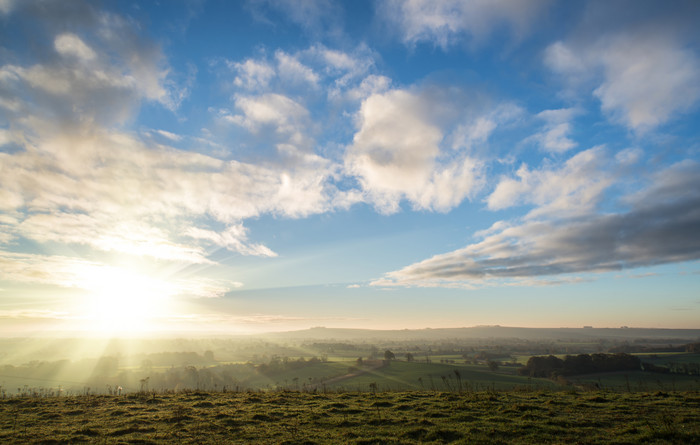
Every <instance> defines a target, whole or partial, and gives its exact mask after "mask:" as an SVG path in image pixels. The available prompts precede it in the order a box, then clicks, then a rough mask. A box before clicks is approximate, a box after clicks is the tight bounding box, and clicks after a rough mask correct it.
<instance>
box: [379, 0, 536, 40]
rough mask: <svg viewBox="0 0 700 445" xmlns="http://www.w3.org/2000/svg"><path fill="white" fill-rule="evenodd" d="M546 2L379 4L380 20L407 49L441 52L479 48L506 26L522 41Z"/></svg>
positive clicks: (393, 1)
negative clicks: (427, 46) (425, 46)
mask: <svg viewBox="0 0 700 445" xmlns="http://www.w3.org/2000/svg"><path fill="white" fill-rule="evenodd" d="M547 3H549V2H548V1H539V0H538V1H531V2H509V1H500V0H497V1H494V0H492V1H481V0H478V1H462V0H446V1H438V2H435V1H430V0H413V1H401V0H387V1H384V2H380V3H379V6H378V8H377V9H378V12H379V15H380V17H381V18H382V19H383V20H385V21H387V22H388V23H390V24H392V25H393V26H394V27H396V29H397V30H398V32H399V35H400V36H401V39H402V40H403V42H404V43H406V44H408V45H415V44H416V43H419V42H428V43H432V44H433V45H435V46H439V47H440V48H442V49H443V50H447V49H448V48H449V47H450V46H452V45H455V44H457V43H460V42H464V41H469V42H470V43H472V44H477V45H478V44H481V43H482V42H483V41H484V40H485V39H486V38H487V37H489V36H491V35H492V34H494V32H495V29H496V28H499V29H501V27H502V26H503V25H505V26H506V27H507V28H508V29H509V30H510V31H512V35H513V36H514V37H515V38H516V39H520V38H522V37H523V36H524V35H525V34H526V33H527V32H528V31H529V28H530V26H531V24H532V22H533V21H534V19H535V18H537V17H538V16H539V15H540V13H541V11H542V10H543V8H544V6H546V5H547Z"/></svg>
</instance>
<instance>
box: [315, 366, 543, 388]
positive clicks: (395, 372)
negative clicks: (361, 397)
mask: <svg viewBox="0 0 700 445" xmlns="http://www.w3.org/2000/svg"><path fill="white" fill-rule="evenodd" d="M502 368H503V370H499V371H498V372H492V371H489V370H488V368H487V367H486V366H481V365H452V364H444V363H434V362H433V363H430V364H428V363H417V362H402V361H393V362H391V364H390V365H389V366H386V367H383V368H380V369H378V370H376V371H373V372H370V373H367V374H363V375H360V376H357V377H354V378H350V379H347V380H343V381H341V382H338V383H335V384H331V385H328V388H331V389H346V390H352V391H367V390H368V389H369V385H370V384H372V383H374V384H376V386H377V389H378V390H380V391H406V390H422V389H425V390H440V391H451V390H457V389H459V385H460V378H461V385H462V386H461V387H462V389H463V390H485V389H499V390H501V389H514V388H521V387H533V386H534V387H545V388H552V387H554V386H555V384H554V383H553V382H551V381H549V380H545V379H530V378H528V377H522V376H516V375H514V371H513V370H512V369H508V368H505V367H502ZM455 371H458V372H459V374H460V378H457V375H456V374H455ZM443 377H444V379H443Z"/></svg>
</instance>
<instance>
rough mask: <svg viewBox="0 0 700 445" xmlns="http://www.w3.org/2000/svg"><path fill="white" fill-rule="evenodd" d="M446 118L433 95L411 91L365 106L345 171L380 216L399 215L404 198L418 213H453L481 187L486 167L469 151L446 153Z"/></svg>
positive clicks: (376, 98)
mask: <svg viewBox="0 0 700 445" xmlns="http://www.w3.org/2000/svg"><path fill="white" fill-rule="evenodd" d="M433 112H435V113H433ZM440 114H443V115H444V114H445V111H444V110H440V109H439V106H437V104H436V103H434V102H432V101H431V99H430V97H429V96H428V95H420V94H414V93H412V92H409V91H406V90H392V91H389V92H386V93H384V94H374V95H372V96H370V97H369V98H367V99H366V100H365V101H364V102H363V103H362V105H361V108H360V111H359V112H358V114H357V121H358V130H357V132H356V133H355V136H354V138H353V143H352V144H351V145H350V146H349V147H348V148H347V151H346V155H345V167H346V169H347V171H348V172H349V173H350V174H352V175H355V176H357V177H358V178H359V181H360V184H361V185H362V188H363V190H364V191H365V193H367V195H368V199H369V200H370V201H371V202H373V203H374V205H375V207H376V208H377V209H378V210H379V211H381V212H384V213H393V212H396V211H398V209H399V203H400V202H401V200H403V199H406V200H408V201H409V202H410V203H411V204H412V205H413V207H414V208H417V209H427V210H438V211H447V210H449V209H450V208H452V207H454V206H456V205H458V204H459V203H460V202H461V201H462V200H463V199H464V198H466V197H468V196H470V195H471V194H472V193H473V192H474V190H475V189H476V188H477V186H478V184H479V181H480V179H479V175H480V163H479V162H478V161H477V160H476V159H473V158H471V157H469V156H468V155H467V154H466V153H465V152H464V151H461V152H460V151H449V152H448V151H444V150H442V149H441V143H442V141H443V139H444V138H445V132H444V130H443V129H442V128H441V127H440V126H439V124H438V122H437V121H438V119H439V116H440Z"/></svg>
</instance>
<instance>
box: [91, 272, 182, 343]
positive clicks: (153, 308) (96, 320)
mask: <svg viewBox="0 0 700 445" xmlns="http://www.w3.org/2000/svg"><path fill="white" fill-rule="evenodd" d="M80 280H81V283H80V287H82V288H84V289H87V290H88V291H89V293H88V296H87V300H86V305H85V308H84V313H83V316H84V318H85V320H86V323H85V325H84V327H85V329H88V330H90V331H94V332H101V333H111V334H119V335H128V334H134V333H143V332H148V331H153V330H155V329H157V327H158V323H157V321H158V319H161V318H163V317H165V316H167V315H168V314H169V312H170V311H169V310H170V309H171V308H170V297H172V296H173V295H175V294H177V289H176V287H175V286H174V285H172V284H170V283H168V282H166V281H163V280H160V279H157V278H152V277H148V276H145V275H142V274H139V273H136V272H133V271H131V270H127V269H122V268H116V267H91V268H89V269H87V270H85V271H84V273H82V274H81V278H80Z"/></svg>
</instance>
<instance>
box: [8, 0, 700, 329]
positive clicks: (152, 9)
mask: <svg viewBox="0 0 700 445" xmlns="http://www.w3.org/2000/svg"><path fill="white" fill-rule="evenodd" d="M698 18H700V3H699V2H694V1H678V2H676V3H674V4H673V7H670V6H669V5H668V4H665V3H663V2H658V1H652V0H648V1H646V0H645V1H620V2H616V3H614V4H607V3H606V2H594V1H591V2H581V3H575V4H574V3H571V2H548V1H531V2H467V1H459V0H447V1H445V2H439V3H435V2H431V1H428V0H417V1H413V2H400V1H391V0H387V1H371V0H362V1H338V2H333V1H328V0H308V1H298V2H297V1H292V0H290V1H281V2H274V1H267V0H248V1H245V2H215V1H192V2H190V1H184V2H182V3H179V2H165V4H159V3H158V2H140V3H133V2H127V1H121V0H106V1H104V2H99V3H93V2H89V1H82V0H77V1H74V2H70V3H69V4H68V3H66V2H61V1H58V0H56V1H45V2H44V1H42V2H40V1H38V0H36V1H35V0H27V1H14V0H6V1H0V54H2V57H0V336H5V335H15V334H16V335H25V334H26V335H27V336H38V337H41V336H43V335H49V333H57V332H59V333H60V332H68V331H70V332H81V333H82V334H81V335H84V336H86V337H91V336H94V337H100V338H101V337H122V336H125V337H134V336H139V335H141V336H156V337H157V336H160V335H167V333H169V332H183V333H188V334H187V335H193V336H197V335H200V334H202V333H205V332H220V333H222V334H221V335H255V334H257V333H263V332H286V331H297V330H304V329H310V328H312V327H314V326H317V327H318V326H325V327H328V328H338V329H373V330H404V329H411V330H414V329H426V328H428V327H429V329H443V328H445V326H455V327H457V326H471V327H477V326H495V325H500V326H504V327H530V328H543V329H544V328H547V329H562V328H564V329H577V328H583V327H584V326H593V327H594V328H602V327H603V326H606V328H605V329H616V328H619V327H621V326H629V328H630V329H635V328H636V329H697V328H700V323H698V320H700V293H698V289H700V212H699V211H698V209H700V131H699V129H700V29H699V28H698V27H697V26H696V25H697V21H698V20H697V19H698ZM640 326H644V327H640ZM55 335H60V334H55Z"/></svg>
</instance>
